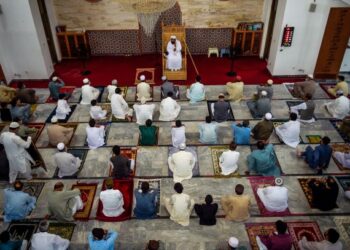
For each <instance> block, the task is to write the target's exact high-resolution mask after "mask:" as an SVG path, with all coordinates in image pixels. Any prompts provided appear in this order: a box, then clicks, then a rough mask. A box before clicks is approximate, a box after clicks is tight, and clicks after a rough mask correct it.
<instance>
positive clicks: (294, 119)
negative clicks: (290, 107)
mask: <svg viewBox="0 0 350 250" xmlns="http://www.w3.org/2000/svg"><path fill="white" fill-rule="evenodd" d="M297 118H298V115H297V114H296V113H293V112H292V113H290V115H289V119H290V120H292V121H296V120H297Z"/></svg>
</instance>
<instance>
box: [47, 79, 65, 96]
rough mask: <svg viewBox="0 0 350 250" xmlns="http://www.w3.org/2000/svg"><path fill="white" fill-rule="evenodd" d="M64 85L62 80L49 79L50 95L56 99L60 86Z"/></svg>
mask: <svg viewBox="0 0 350 250" xmlns="http://www.w3.org/2000/svg"><path fill="white" fill-rule="evenodd" d="M63 86H64V82H63V81H61V82H54V81H51V82H50V83H49V90H50V95H51V97H52V98H53V99H55V100H58V96H59V94H60V88H62V87H63Z"/></svg>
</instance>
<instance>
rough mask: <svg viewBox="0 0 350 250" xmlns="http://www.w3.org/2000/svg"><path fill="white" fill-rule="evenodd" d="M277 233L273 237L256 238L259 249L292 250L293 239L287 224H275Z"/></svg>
mask: <svg viewBox="0 0 350 250" xmlns="http://www.w3.org/2000/svg"><path fill="white" fill-rule="evenodd" d="M275 226H276V231H277V232H274V233H273V235H271V236H261V235H259V236H256V243H257V244H258V247H259V249H275V250H277V249H279V250H291V249H292V246H293V239H292V237H291V236H290V235H289V234H288V233H287V223H285V222H283V221H281V220H278V221H276V222H275Z"/></svg>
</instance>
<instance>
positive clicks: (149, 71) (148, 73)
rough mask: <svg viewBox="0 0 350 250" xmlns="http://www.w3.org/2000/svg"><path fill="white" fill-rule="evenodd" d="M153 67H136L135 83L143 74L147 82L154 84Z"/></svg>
mask: <svg viewBox="0 0 350 250" xmlns="http://www.w3.org/2000/svg"><path fill="white" fill-rule="evenodd" d="M155 71H156V69H155V68H137V69H136V74H135V84H136V85H137V84H138V83H140V82H141V81H140V79H139V78H140V76H141V75H144V76H145V77H146V82H147V83H149V84H154V83H155V77H154V75H155Z"/></svg>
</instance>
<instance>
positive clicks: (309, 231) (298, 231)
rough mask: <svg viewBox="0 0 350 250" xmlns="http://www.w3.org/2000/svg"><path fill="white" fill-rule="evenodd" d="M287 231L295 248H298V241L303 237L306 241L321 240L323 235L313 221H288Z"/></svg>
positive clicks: (297, 249)
mask: <svg viewBox="0 0 350 250" xmlns="http://www.w3.org/2000/svg"><path fill="white" fill-rule="evenodd" d="M287 226H288V231H289V234H290V236H291V237H292V240H293V245H294V248H295V249H296V250H299V249H300V248H299V246H298V242H299V240H301V239H302V238H303V237H306V239H307V240H308V241H322V240H323V239H324V238H323V235H322V233H321V230H320V228H319V226H318V224H317V222H314V221H300V222H288V223H287Z"/></svg>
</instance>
